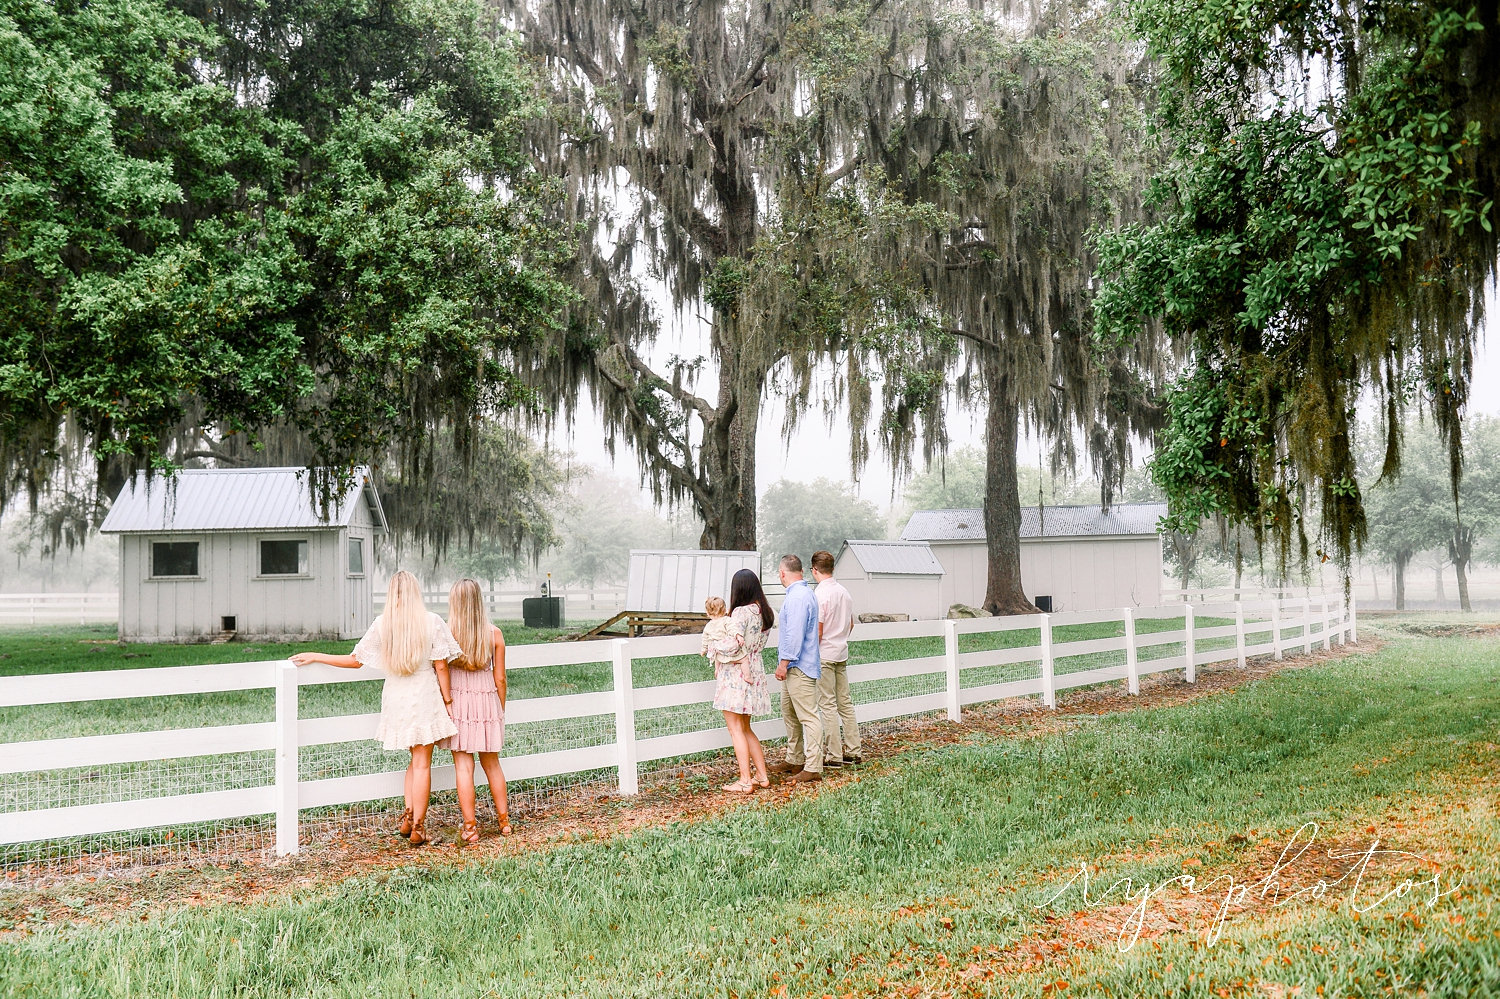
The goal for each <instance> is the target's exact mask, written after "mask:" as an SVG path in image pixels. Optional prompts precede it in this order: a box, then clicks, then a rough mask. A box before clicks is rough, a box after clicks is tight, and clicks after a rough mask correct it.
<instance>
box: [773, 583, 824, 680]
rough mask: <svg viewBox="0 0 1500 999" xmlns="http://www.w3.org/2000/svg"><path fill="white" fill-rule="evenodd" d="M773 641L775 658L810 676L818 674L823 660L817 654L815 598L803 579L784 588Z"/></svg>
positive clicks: (816, 605)
mask: <svg viewBox="0 0 1500 999" xmlns="http://www.w3.org/2000/svg"><path fill="white" fill-rule="evenodd" d="M776 644H777V648H776V658H777V659H782V660H785V661H786V668H787V669H799V670H801V671H802V673H803V675H805V676H809V677H811V678H812V679H814V680H816V679H817V678H818V677H819V676H821V675H822V673H823V662H822V660H821V659H820V658H819V656H818V598H817V595H816V594H814V593H813V590H812V587H811V586H808V585H807V580H805V579H799V580H798V581H797V582H795V583H793V584H792V585H791V586H788V587H787V588H786V600H785V601H784V602H783V603H782V605H781V632H780V638H778V639H777V643H776Z"/></svg>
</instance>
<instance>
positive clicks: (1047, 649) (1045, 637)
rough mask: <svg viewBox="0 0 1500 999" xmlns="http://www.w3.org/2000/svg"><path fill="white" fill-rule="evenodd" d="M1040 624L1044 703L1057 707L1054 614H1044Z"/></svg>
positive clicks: (1050, 706)
mask: <svg viewBox="0 0 1500 999" xmlns="http://www.w3.org/2000/svg"><path fill="white" fill-rule="evenodd" d="M1040 617H1041V624H1040V625H1038V629H1039V631H1040V637H1041V641H1042V703H1043V704H1045V705H1046V706H1047V707H1049V708H1055V707H1057V687H1056V686H1055V684H1054V683H1053V678H1052V615H1050V614H1042V615H1040Z"/></svg>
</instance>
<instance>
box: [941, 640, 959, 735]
mask: <svg viewBox="0 0 1500 999" xmlns="http://www.w3.org/2000/svg"><path fill="white" fill-rule="evenodd" d="M943 660H944V664H945V665H946V666H947V668H948V720H949V721H952V722H956V721H963V708H962V705H961V704H960V703H959V697H958V691H959V677H958V622H957V621H944V622H943Z"/></svg>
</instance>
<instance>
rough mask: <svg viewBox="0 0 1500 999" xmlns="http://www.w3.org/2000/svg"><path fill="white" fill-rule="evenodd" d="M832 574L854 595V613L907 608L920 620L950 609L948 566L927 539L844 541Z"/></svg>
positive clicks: (897, 611) (905, 610) (902, 611)
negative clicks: (945, 595) (946, 591)
mask: <svg viewBox="0 0 1500 999" xmlns="http://www.w3.org/2000/svg"><path fill="white" fill-rule="evenodd" d="M833 578H834V579H837V580H838V581H839V582H840V583H843V584H844V588H845V589H847V590H848V591H849V595H850V596H851V597H852V598H853V599H854V612H855V614H896V615H900V614H905V615H906V616H907V617H910V618H911V619H913V620H917V621H921V620H928V619H932V618H939V617H942V616H943V615H944V614H945V613H947V611H948V605H947V604H945V603H943V602H942V601H943V588H942V582H943V567H942V565H941V564H940V563H939V562H938V560H937V556H935V555H934V554H933V552H932V546H931V545H929V544H927V543H926V542H923V541H845V542H844V546H843V547H842V548H841V549H839V554H838V558H837V559H836V560H835V561H834V564H833Z"/></svg>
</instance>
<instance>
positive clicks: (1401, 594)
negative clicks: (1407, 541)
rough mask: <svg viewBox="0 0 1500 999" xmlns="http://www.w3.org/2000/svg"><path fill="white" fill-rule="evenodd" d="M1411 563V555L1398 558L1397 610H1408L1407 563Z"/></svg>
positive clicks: (1396, 560)
mask: <svg viewBox="0 0 1500 999" xmlns="http://www.w3.org/2000/svg"><path fill="white" fill-rule="evenodd" d="M1410 561H1411V556H1410V555H1398V556H1396V559H1395V562H1396V582H1395V586H1396V609H1397V610H1398V611H1399V610H1406V563H1408V562H1410Z"/></svg>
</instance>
